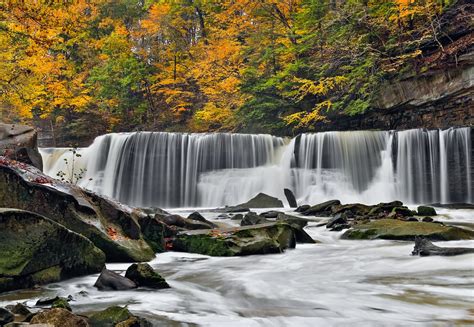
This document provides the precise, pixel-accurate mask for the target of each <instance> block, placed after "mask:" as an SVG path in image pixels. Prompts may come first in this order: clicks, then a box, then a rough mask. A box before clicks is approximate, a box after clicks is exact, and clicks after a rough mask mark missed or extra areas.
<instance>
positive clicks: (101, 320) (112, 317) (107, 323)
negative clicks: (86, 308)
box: [89, 306, 133, 327]
mask: <svg viewBox="0 0 474 327" xmlns="http://www.w3.org/2000/svg"><path fill="white" fill-rule="evenodd" d="M132 317H133V315H132V313H131V312H130V311H128V309H127V308H126V307H120V306H113V307H109V308H107V309H105V310H103V311H99V312H96V313H94V314H93V315H91V316H90V317H89V322H90V325H91V327H113V326H115V325H116V324H118V323H120V322H123V321H126V320H128V319H129V318H132Z"/></svg>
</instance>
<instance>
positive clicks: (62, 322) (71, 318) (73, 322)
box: [31, 308, 89, 327]
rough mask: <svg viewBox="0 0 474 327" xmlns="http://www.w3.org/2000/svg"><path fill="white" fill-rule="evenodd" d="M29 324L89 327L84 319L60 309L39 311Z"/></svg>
mask: <svg viewBox="0 0 474 327" xmlns="http://www.w3.org/2000/svg"><path fill="white" fill-rule="evenodd" d="M31 323H32V324H46V325H48V326H63V327H89V324H88V323H87V320H86V319H85V318H83V317H80V316H77V315H75V314H73V313H71V312H69V311H68V310H66V309H62V308H54V309H50V310H45V311H41V312H40V313H38V314H36V315H35V316H34V317H33V318H32V319H31Z"/></svg>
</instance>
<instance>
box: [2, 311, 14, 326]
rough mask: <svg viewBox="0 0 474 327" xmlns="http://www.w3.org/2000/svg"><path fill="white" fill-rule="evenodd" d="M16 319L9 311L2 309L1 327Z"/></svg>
mask: <svg viewBox="0 0 474 327" xmlns="http://www.w3.org/2000/svg"><path fill="white" fill-rule="evenodd" d="M14 319H15V315H14V314H13V313H11V312H10V311H8V310H7V309H4V308H0V326H3V325H6V324H8V323H9V322H12V321H13V320H14Z"/></svg>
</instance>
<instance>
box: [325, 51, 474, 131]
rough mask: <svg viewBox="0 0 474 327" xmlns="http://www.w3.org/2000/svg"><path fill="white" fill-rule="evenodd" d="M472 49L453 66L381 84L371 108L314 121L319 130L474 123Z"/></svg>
mask: <svg viewBox="0 0 474 327" xmlns="http://www.w3.org/2000/svg"><path fill="white" fill-rule="evenodd" d="M472 58H474V57H473V56H472V51H471V53H466V54H464V55H462V56H460V57H459V58H458V64H457V65H456V67H447V68H445V69H442V70H436V71H429V72H427V73H425V74H421V75H417V76H415V77H412V78H407V79H404V80H401V81H389V82H388V83H387V85H385V86H382V87H381V88H380V89H381V92H380V94H379V95H378V99H377V101H375V103H374V104H373V109H372V110H370V111H368V112H366V113H364V114H359V115H354V116H346V115H335V116H333V117H328V120H329V122H326V123H321V124H316V129H317V130H319V131H328V130H333V131H334V130H337V131H343V130H371V129H381V130H390V129H410V128H442V129H445V128H449V127H461V126H473V125H474V101H473V97H472V94H473V90H474V85H473V83H472V75H473V74H474V65H473V59H472Z"/></svg>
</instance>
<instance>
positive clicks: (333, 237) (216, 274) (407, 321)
mask: <svg viewBox="0 0 474 327" xmlns="http://www.w3.org/2000/svg"><path fill="white" fill-rule="evenodd" d="M280 210H281V209H280ZM436 210H437V211H438V213H439V215H438V216H437V217H436V219H437V220H440V221H445V222H449V223H460V224H464V225H465V226H466V225H467V226H468V227H469V228H470V229H474V225H473V223H472V219H471V217H472V214H473V213H474V210H469V209H459V210H453V209H442V208H436ZM258 211H260V210H258ZM172 213H176V214H182V215H183V216H186V215H187V214H189V213H190V211H185V212H183V210H182V209H176V210H173V211H172ZM202 213H203V215H204V216H205V217H206V218H210V219H211V220H212V221H214V222H217V223H220V222H225V223H233V221H231V220H229V219H225V220H222V219H216V218H217V215H218V214H217V213H212V212H202ZM326 220H327V218H315V221H314V222H312V223H310V224H309V226H308V227H306V228H305V230H306V231H307V232H308V233H309V234H310V235H311V236H312V237H313V238H314V239H317V240H319V241H320V242H321V243H319V244H299V245H298V247H297V248H296V249H294V250H288V251H286V252H285V253H282V254H275V255H265V256H259V255H257V256H248V257H231V258H222V257H208V256H203V255H197V254H188V253H177V252H166V253H162V254H158V255H157V256H156V258H155V259H154V260H152V261H151V262H150V264H151V266H152V267H153V268H155V269H156V271H158V272H159V273H160V274H161V275H162V276H163V277H165V278H166V280H167V282H168V283H169V284H170V286H171V288H170V289H165V290H160V291H159V292H157V291H152V290H146V289H138V290H131V291H109V292H103V291H98V290H96V289H95V288H94V287H93V286H92V285H93V284H94V282H95V280H96V278H97V276H98V275H97V274H95V275H89V276H86V277H81V278H75V279H71V280H67V281H64V282H60V283H54V284H50V285H46V286H44V287H42V288H41V289H39V290H27V291H25V290H24V291H16V292H11V293H5V294H2V295H1V296H0V307H2V306H5V305H7V304H11V303H16V302H22V301H27V303H28V304H34V303H35V302H36V300H37V299H38V298H39V297H44V296H52V295H61V296H67V295H72V296H73V298H74V299H75V300H74V301H71V302H70V305H71V307H72V308H73V310H74V312H76V313H87V312H91V311H97V310H101V309H105V308H106V307H109V306H111V305H114V304H117V305H125V304H127V305H128V308H129V309H130V310H131V311H132V312H133V313H134V314H139V315H141V316H144V317H146V318H147V319H149V320H150V321H151V322H154V323H155V324H158V323H159V324H160V326H161V325H163V326H192V325H193V324H198V325H207V326H222V325H223V324H224V325H225V326H242V325H245V326H269V325H272V326H287V325H298V326H315V325H337V324H343V325H347V324H351V325H354V326H367V325H374V326H376V325H390V326H392V325H411V326H413V325H415V326H416V325H420V326H421V325H426V324H433V323H437V324H440V325H446V324H459V325H463V324H464V325H469V324H472V323H474V314H473V312H472V307H473V305H474V298H473V297H472V283H473V282H474V260H473V259H474V255H472V254H467V255H461V256H457V257H417V256H411V255H410V253H411V251H412V250H413V242H404V241H386V240H372V241H349V240H340V239H339V238H340V236H341V234H342V233H343V232H332V231H329V230H328V229H326V228H325V227H324V226H322V227H316V225H317V224H318V222H324V221H326ZM436 244H437V245H440V246H449V247H453V246H463V247H464V246H465V247H473V245H474V241H451V242H437V243H436ZM128 266H129V264H107V268H108V269H113V270H117V271H124V270H126V269H127V267H128ZM84 291H85V292H84Z"/></svg>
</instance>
